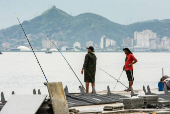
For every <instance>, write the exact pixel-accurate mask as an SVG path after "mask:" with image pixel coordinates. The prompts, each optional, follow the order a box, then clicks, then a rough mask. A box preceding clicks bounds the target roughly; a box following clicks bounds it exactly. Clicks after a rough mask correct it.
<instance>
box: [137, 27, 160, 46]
mask: <svg viewBox="0 0 170 114" xmlns="http://www.w3.org/2000/svg"><path fill="white" fill-rule="evenodd" d="M156 38H157V35H156V33H153V32H152V31H151V30H148V29H147V30H143V32H137V31H136V32H134V40H136V46H138V47H148V48H149V47H150V44H155V43H156ZM150 39H152V40H150ZM153 39H155V40H153ZM150 41H151V43H150ZM153 42H155V43H153ZM151 47H155V46H153V45H152V46H151Z"/></svg>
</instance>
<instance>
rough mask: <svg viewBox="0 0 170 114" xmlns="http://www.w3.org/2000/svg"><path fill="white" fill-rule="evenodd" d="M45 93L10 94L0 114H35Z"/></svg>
mask: <svg viewBox="0 0 170 114" xmlns="http://www.w3.org/2000/svg"><path fill="white" fill-rule="evenodd" d="M45 98H46V95H12V97H11V98H10V99H9V100H8V102H7V103H6V104H5V106H4V107H3V108H2V110H1V113H0V114H35V113H36V112H37V110H38V109H39V108H40V106H41V105H42V103H43V102H44V100H45Z"/></svg>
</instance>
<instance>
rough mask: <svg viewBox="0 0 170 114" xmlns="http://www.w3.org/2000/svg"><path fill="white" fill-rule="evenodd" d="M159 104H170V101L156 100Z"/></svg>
mask: <svg viewBox="0 0 170 114" xmlns="http://www.w3.org/2000/svg"><path fill="white" fill-rule="evenodd" d="M158 103H159V104H160V105H163V104H165V105H170V101H159V102H158Z"/></svg>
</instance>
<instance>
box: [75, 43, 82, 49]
mask: <svg viewBox="0 0 170 114" xmlns="http://www.w3.org/2000/svg"><path fill="white" fill-rule="evenodd" d="M73 47H78V48H81V44H80V43H79V42H75V43H74V44H73Z"/></svg>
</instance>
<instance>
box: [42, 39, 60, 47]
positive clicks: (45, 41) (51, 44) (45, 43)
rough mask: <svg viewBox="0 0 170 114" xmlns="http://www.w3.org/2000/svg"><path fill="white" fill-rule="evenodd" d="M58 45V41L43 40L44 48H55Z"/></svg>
mask: <svg viewBox="0 0 170 114" xmlns="http://www.w3.org/2000/svg"><path fill="white" fill-rule="evenodd" d="M53 43H54V44H55V45H57V41H54V40H43V41H42V48H49V49H51V48H55V46H54V44H53Z"/></svg>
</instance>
